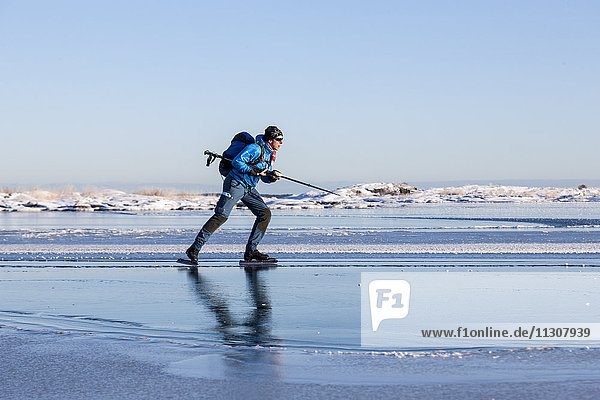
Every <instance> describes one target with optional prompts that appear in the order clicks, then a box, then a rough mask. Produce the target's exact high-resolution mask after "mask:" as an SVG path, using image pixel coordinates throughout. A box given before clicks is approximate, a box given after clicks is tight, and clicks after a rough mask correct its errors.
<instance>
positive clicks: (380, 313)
mask: <svg viewBox="0 0 600 400" xmlns="http://www.w3.org/2000/svg"><path fill="white" fill-rule="evenodd" d="M409 303H410V284H409V283H408V282H407V281H405V280H400V279H378V280H373V281H371V282H369V304H370V306H371V307H370V308H371V326H372V329H373V332H377V330H378V329H379V325H380V324H381V321H383V320H385V319H400V318H404V317H406V316H407V315H408V307H409Z"/></svg>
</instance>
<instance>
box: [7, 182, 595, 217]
mask: <svg viewBox="0 0 600 400" xmlns="http://www.w3.org/2000/svg"><path fill="white" fill-rule="evenodd" d="M335 193H337V195H333V194H324V193H322V192H317V191H311V192H305V193H301V194H295V195H289V196H268V195H266V196H265V201H266V202H267V204H268V205H269V206H270V207H271V208H274V209H307V208H331V207H334V208H369V207H398V206H402V205H405V204H407V203H456V202H462V203H486V202H487V203H498V202H502V203H507V202H508V203H510V202H513V203H536V202H537V203H548V202H600V188H585V187H584V188H541V187H524V186H499V185H485V186H484V185H466V186H457V187H443V188H431V189H425V190H419V189H416V188H414V187H411V186H408V185H406V184H396V183H369V184H356V185H352V186H348V187H344V188H340V189H337V190H335ZM217 199H218V195H217V194H190V193H184V194H175V193H173V194H162V193H158V195H154V194H151V195H149V194H140V193H127V192H123V191H119V190H112V189H103V190H96V191H87V192H76V191H61V192H51V191H45V190H38V189H36V190H31V191H21V192H11V193H3V192H0V211H30V212H31V211H170V210H210V209H212V208H213V207H214V205H215V204H216V202H217Z"/></svg>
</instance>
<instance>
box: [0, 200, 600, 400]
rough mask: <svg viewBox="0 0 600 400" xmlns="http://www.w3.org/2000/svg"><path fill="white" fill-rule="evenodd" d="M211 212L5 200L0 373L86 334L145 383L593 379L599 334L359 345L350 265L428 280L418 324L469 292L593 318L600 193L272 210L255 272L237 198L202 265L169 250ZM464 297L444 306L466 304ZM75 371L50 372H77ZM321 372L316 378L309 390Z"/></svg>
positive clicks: (499, 308) (356, 278)
mask: <svg viewBox="0 0 600 400" xmlns="http://www.w3.org/2000/svg"><path fill="white" fill-rule="evenodd" d="M209 215H210V213H209V212H175V213H140V214H110V213H93V214H87V213H85V214H81V213H67V214H65V213H39V214H23V213H18V214H15V213H11V214H2V215H0V222H2V225H1V230H0V304H1V306H0V335H2V337H3V338H4V339H7V338H9V339H10V338H11V339H10V340H15V341H18V342H19V343H21V341H22V342H23V343H25V344H22V345H19V346H20V347H19V346H18V347H14V346H13V347H10V349H9V348H5V349H3V350H2V354H3V355H4V357H15V358H14V360H15V361H17V360H19V363H16V362H13V363H9V365H12V366H13V367H11V368H14V370H11V369H8V370H5V371H9V372H4V373H6V374H9V376H18V375H19V374H23V373H24V372H26V371H28V368H31V369H32V371H35V369H36V367H35V365H36V364H35V363H34V364H32V365H34V366H27V365H24V364H23V362H24V361H22V360H27V359H30V358H32V357H33V358H37V359H41V360H42V361H43V362H49V361H48V358H47V357H46V355H47V353H48V352H49V353H51V354H50V358H49V360H54V358H53V357H58V358H57V359H56V360H59V359H61V358H60V357H64V360H70V361H69V362H75V361H77V360H79V362H81V363H83V364H86V363H87V364H86V365H91V364H92V363H94V362H95V361H92V358H90V357H88V356H87V354H88V352H89V350H88V349H89V348H90V347H91V348H94V349H96V350H95V356H96V358H97V359H99V360H105V361H106V362H105V363H104V364H103V365H104V367H102V366H99V367H98V366H96V368H99V369H100V370H102V368H111V365H112V364H111V361H110V360H111V359H113V358H115V354H118V357H117V358H118V359H120V360H129V361H131V363H133V364H132V365H134V366H135V365H138V364H139V365H141V366H143V368H142V367H139V366H138V367H139V368H142V369H138V367H131V368H123V370H122V371H121V375H123V376H128V377H129V379H131V380H132V381H135V382H140V385H146V386H143V387H144V388H146V390H149V392H148V393H150V392H156V393H160V390H164V389H160V388H158V387H157V386H153V384H152V383H151V382H150V381H148V380H146V379H144V378H143V372H142V371H149V369H148V368H149V367H148V366H149V365H150V366H153V368H154V369H155V370H156V371H157V372H156V374H157V375H160V374H162V376H163V379H167V378H164V377H169V378H168V379H169V381H168V385H171V386H172V389H173V390H175V388H178V390H180V391H181V393H188V394H189V393H193V390H194V386H193V384H192V383H191V382H198V384H200V383H201V385H202V387H203V388H204V389H205V390H206V388H211V387H214V390H215V391H216V393H221V390H222V389H223V388H222V387H220V386H219V382H229V383H228V385H233V387H238V388H239V392H238V393H239V395H240V396H241V395H243V394H247V393H246V392H245V390H244V388H246V389H247V388H248V386H246V384H245V383H247V382H253V383H255V384H257V385H259V386H261V387H269V388H271V389H273V388H275V389H274V390H277V389H279V390H282V388H285V390H286V392H285V395H281V396H277V397H303V398H319V397H322V396H323V394H324V393H327V390H330V391H331V392H330V393H345V394H346V397H348V396H350V397H361V396H362V395H364V394H365V393H375V394H378V395H384V394H385V393H392V394H398V393H400V392H399V391H398V390H400V389H395V390H389V388H388V387H389V386H390V385H402V387H404V388H407V387H410V388H411V390H413V391H412V392H405V393H406V394H407V395H408V394H409V393H413V394H414V393H417V394H419V393H420V394H421V395H422V396H429V395H437V396H440V395H441V394H442V393H444V394H446V395H447V397H449V398H452V397H457V398H458V397H461V394H463V395H464V393H470V394H471V395H472V396H471V397H473V396H474V397H477V396H478V395H479V396H482V395H485V394H486V393H488V389H490V388H494V390H496V393H499V394H500V395H504V397H515V396H517V395H519V394H523V393H538V394H540V396H542V397H544V393H545V394H547V395H548V394H549V393H553V392H556V390H558V389H560V390H564V393H568V392H569V391H571V392H573V391H577V393H578V394H581V395H582V396H581V397H585V396H588V397H593V394H594V393H596V390H597V388H598V384H599V383H600V380H599V379H598V373H597V372H596V368H595V365H597V363H598V361H600V360H599V355H600V351H599V350H598V348H597V344H596V343H592V342H590V343H583V342H578V343H576V344H574V345H573V346H569V347H555V346H538V345H535V346H527V345H514V344H510V343H503V344H501V345H496V346H482V345H481V344H480V343H479V344H478V343H474V344H470V343H469V344H467V345H461V346H453V347H449V346H447V345H444V344H436V343H434V344H430V345H428V346H422V348H418V347H417V348H415V344H414V343H407V344H406V346H405V347H404V348H403V347H402V346H400V347H395V348H390V349H382V348H370V347H364V346H361V341H360V339H361V337H360V325H361V315H360V310H361V308H360V300H361V299H360V287H359V286H358V284H359V283H360V281H361V272H377V271H382V272H390V271H392V272H400V273H403V274H406V276H407V277H410V276H414V277H417V278H418V279H421V280H422V281H424V282H427V281H429V282H434V283H435V284H436V285H437V286H436V287H437V289H436V290H437V292H434V291H433V289H432V287H429V288H428V289H427V290H428V291H425V292H423V291H422V293H427V297H426V298H425V300H427V301H425V303H427V304H429V307H430V308H431V312H430V313H429V314H428V313H420V315H425V317H422V318H421V320H420V321H419V324H422V325H424V327H427V326H428V325H429V324H430V323H431V324H434V323H439V322H440V320H441V321H444V315H447V314H448V313H442V311H443V307H449V305H448V304H450V305H451V304H452V303H453V302H454V301H457V302H459V303H460V304H461V307H462V308H463V311H465V310H464V308H465V307H468V306H469V304H473V307H474V308H473V309H472V310H470V311H471V312H469V315H474V317H473V318H474V319H473V320H470V321H466V322H478V321H481V322H534V321H532V320H533V319H534V318H535V319H536V320H537V321H540V322H553V321H556V322H581V323H586V322H589V323H596V322H600V318H599V317H600V311H599V308H598V305H599V304H600V294H599V293H600V291H599V290H597V289H598V284H599V283H600V269H599V266H600V248H599V247H600V234H599V231H600V228H599V225H600V224H599V223H598V221H599V220H600V207H599V206H598V205H595V204H559V205H555V204H544V205H514V204H512V205H494V204H492V205H490V204H486V205H432V206H430V205H421V206H412V205H411V206H409V207H404V208H396V209H379V210H318V211H314V210H311V211H304V212H295V211H289V210H287V211H282V210H280V211H275V212H274V218H273V223H272V225H271V227H270V230H269V233H268V234H267V236H266V237H265V240H264V242H263V243H264V245H261V248H262V249H264V250H266V251H268V252H270V254H273V255H276V256H277V257H279V258H281V260H282V261H281V263H280V266H279V267H278V268H274V269H265V270H252V271H250V270H244V269H241V268H239V267H237V260H238V259H239V257H240V256H241V251H242V249H243V244H244V243H245V240H246V237H247V234H248V231H249V228H250V226H251V223H252V217H251V216H250V215H249V214H248V212H246V211H243V210H234V212H233V215H232V218H230V220H229V221H228V222H227V224H226V225H225V226H224V229H223V230H222V231H219V232H217V233H216V234H215V235H214V236H213V238H211V242H210V244H209V245H208V246H207V248H206V249H205V250H206V251H205V252H203V253H202V255H201V256H202V262H203V267H202V268H200V269H198V271H197V272H194V271H190V270H189V269H187V268H181V267H178V266H176V264H174V263H173V262H172V261H173V260H174V259H175V258H176V257H180V256H181V255H182V254H181V252H182V250H183V249H185V248H186V246H187V245H189V242H190V241H191V240H192V239H193V237H194V236H195V234H196V232H197V229H198V227H199V226H201V225H202V224H203V223H204V221H205V219H206V218H208V216H209ZM415 274H416V275H415ZM412 279H413V278H411V280H412ZM418 279H417V281H418ZM444 284H445V285H444ZM461 285H462V286H461ZM465 285H467V286H465ZM434 286H435V285H434ZM415 293H418V291H416V292H415ZM434 294H437V296H434ZM416 298H417V299H418V296H417V297H416ZM444 303H448V304H446V305H444ZM413 304H414V306H415V307H416V308H415V310H419V308H418V304H419V302H418V301H417V302H415V303H413ZM421 304H423V301H421ZM461 307H456V313H457V315H458V317H457V318H455V319H446V320H445V321H461V322H462V321H464V318H463V317H464V315H461V313H460V310H461ZM442 314H444V315H442ZM509 317H510V318H509ZM542 320H543V321H542ZM49 338H53V339H49ZM4 339H3V342H4V343H8V342H6V341H5V340H4ZM7 340H8V339H7ZM28 343H29V344H28ZM47 343H52V345H51V346H52V347H51V349H54V350H53V351H50V350H49V349H48V348H47V346H46V345H45V344H47ZM15 349H16V350H15ZM19 349H20V350H19ZM42 349H43V350H42ZM61 349H62V350H61ZM17 350H19V351H22V352H23V354H21V353H15V352H16V351H17ZM40 354H41V355H40ZM9 360H10V358H9ZM44 360H46V361H44ZM64 360H63V361H64ZM42 361H40V362H42ZM56 362H59V361H56ZM136 363H138V364H136ZM22 364H23V365H22ZM38 365H39V363H38ZM94 365H95V364H94ZM53 368H54V367H53ZM53 368H50V369H49V371H53V370H54V369H53ZM77 370H78V369H77V368H75V369H74V370H73V369H71V370H70V372H67V371H62V372H60V373H56V375H55V376H53V377H52V379H53V381H54V382H58V383H60V381H61V379H63V380H65V381H66V380H68V379H70V380H71V382H73V380H75V381H86V380H88V378H86V376H85V374H79V373H77V372H76V371H77ZM150 370H152V368H150ZM10 371H13V372H12V374H13V375H10ZM32 376H35V374H33V373H32ZM90 376H91V375H90ZM180 378H188V379H189V378H192V379H193V380H192V381H189V380H185V379H184V380H179V379H180ZM32 379H33V380H31V381H30V382H32V383H31V390H35V388H34V386H35V385H34V383H35V382H36V381H35V378H32ZM89 380H90V382H88V383H89V384H90V385H92V386H93V385H94V383H93V382H91V379H89ZM159 381H161V380H160V379H158V380H155V381H154V382H159ZM144 382H145V383H144ZM161 382H162V381H161ZM235 382H240V386H236V383H235ZM58 383H57V384H56V386H57V388H56V390H57V391H58V392H57V393H61V394H62V395H64V392H60V390H61V389H60V385H59V384H58ZM63 383H65V382H63ZM20 384H21V386H22V384H23V382H20ZM324 384H328V385H333V386H332V388H333V389H332V388H329V389H324V388H323V387H321V386H320V385H324ZM189 385H191V386H189ZM211 385H213V386H211ZM273 385H274V386H273ZM278 385H279V386H278ZM293 385H300V386H293ZM315 385H317V386H315ZM386 385H387V386H386ZM163 386H164V385H163ZM367 386H369V387H370V389H366V387H367ZM63 387H68V385H63ZM315 387H318V388H319V390H321V391H319V390H315V391H309V392H308V393H307V392H306V391H307V390H308V389H307V388H315ZM386 388H388V389H386ZM452 388H454V390H456V392H455V394H454V395H453V394H452V393H453V392H452ZM548 388H553V390H550V389H548ZM15 390H16V389H15ZM186 390H189V391H190V392H186ZM288 390H289V391H288ZM323 390H325V391H323ZM545 390H546V391H545ZM157 391H158V392H157ZM71 393H74V392H71ZM211 393H215V392H211ZM223 393H225V392H223ZM293 393H296V394H297V396H296V395H294V394H293ZM301 394H302V395H303V396H301ZM57 397H58V395H57ZM133 397H135V396H133ZM139 397H143V396H139ZM213 397H215V396H213ZM216 397H218V395H217V396H216ZM223 397H227V396H226V395H223ZM487 397H489V396H487Z"/></svg>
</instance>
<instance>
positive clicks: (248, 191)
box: [185, 126, 283, 264]
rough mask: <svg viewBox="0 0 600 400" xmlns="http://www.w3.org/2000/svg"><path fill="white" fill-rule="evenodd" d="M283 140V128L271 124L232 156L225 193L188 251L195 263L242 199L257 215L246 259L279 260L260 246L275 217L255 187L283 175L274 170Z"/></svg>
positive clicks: (224, 188) (224, 185) (225, 181)
mask: <svg viewBox="0 0 600 400" xmlns="http://www.w3.org/2000/svg"><path fill="white" fill-rule="evenodd" d="M282 143H283V132H281V130H279V128H277V127H276V126H268V127H267V128H266V129H265V134H264V135H258V136H257V137H256V143H252V144H249V145H247V146H246V147H245V148H244V149H243V150H242V151H241V152H240V153H239V154H238V155H237V156H236V157H235V158H234V159H233V160H232V162H231V166H232V168H231V171H230V172H229V173H228V174H227V176H226V177H225V180H224V181H223V193H221V197H220V198H219V201H218V202H217V206H216V207H215V214H214V215H213V216H212V217H210V219H209V220H208V221H206V223H205V224H204V226H203V227H202V229H201V230H200V232H198V235H197V236H196V240H195V241H194V243H192V245H191V246H190V247H189V248H188V249H187V250H186V252H185V254H186V255H187V256H188V258H189V259H190V261H191V262H192V263H194V264H198V253H199V252H200V249H202V246H204V244H205V243H206V241H207V240H208V238H209V237H210V236H211V235H212V234H213V233H214V232H215V231H216V230H217V229H218V228H219V227H220V226H221V225H223V224H224V223H225V221H227V218H229V213H230V212H231V210H232V209H233V207H234V206H235V205H236V204H237V202H238V201H240V200H241V201H242V202H243V203H244V204H245V205H246V206H247V207H248V208H249V209H250V211H252V213H253V214H254V215H255V216H256V221H255V222H254V226H253V227H252V232H250V237H249V238H248V243H247V244H246V251H245V252H244V260H245V261H253V260H256V261H267V262H276V261H277V260H275V259H274V258H271V257H269V256H268V255H267V254H264V253H261V252H260V251H258V249H257V246H258V244H259V243H260V241H261V240H262V238H263V236H264V235H265V231H266V230H267V226H268V225H269V222H270V221H271V210H270V209H269V207H267V205H266V204H265V202H264V200H263V199H262V197H261V196H260V194H259V193H258V191H257V190H256V188H255V187H256V185H257V184H258V181H259V179H261V180H262V181H263V182H267V183H273V182H275V181H277V180H278V179H279V177H280V176H281V174H280V173H279V171H277V170H273V162H274V161H275V155H276V153H277V150H279V148H280V147H281V144H282Z"/></svg>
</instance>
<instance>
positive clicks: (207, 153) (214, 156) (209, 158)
mask: <svg viewBox="0 0 600 400" xmlns="http://www.w3.org/2000/svg"><path fill="white" fill-rule="evenodd" d="M204 155H205V156H207V158H206V166H207V167H210V164H212V163H213V162H214V161H215V160H216V159H217V158H220V159H222V160H226V161H233V160H230V159H229V158H225V157H223V156H222V155H220V154H217V153H214V152H212V151H209V150H206V151H204ZM279 177H280V178H282V179H287V180H288V181H292V182H294V183H299V184H300V185H304V186H308V187H310V188H313V189H317V190H321V191H323V192H327V193H331V194H335V195H336V196H340V194H338V193H335V192H332V191H331V190H327V189H323V188H321V187H318V186H315V185H311V184H310V183H306V182H302V181H299V180H297V179H294V178H290V177H289V176H285V175H279Z"/></svg>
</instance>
